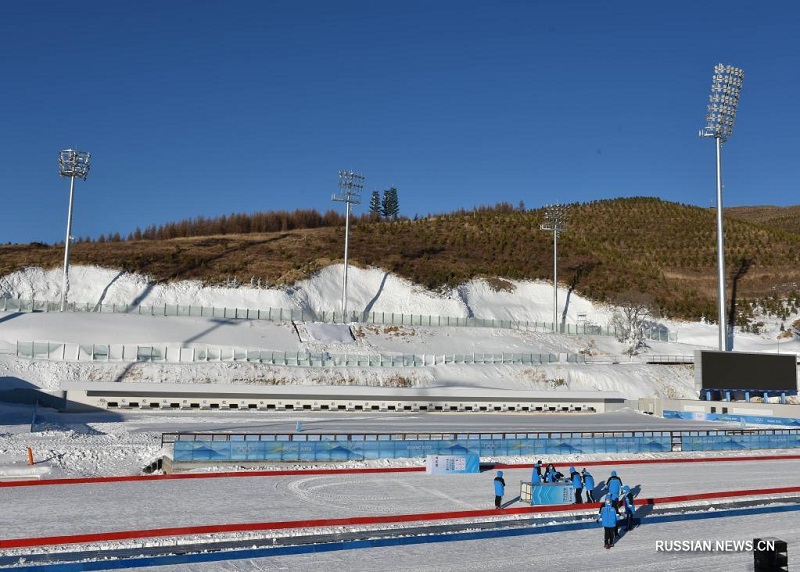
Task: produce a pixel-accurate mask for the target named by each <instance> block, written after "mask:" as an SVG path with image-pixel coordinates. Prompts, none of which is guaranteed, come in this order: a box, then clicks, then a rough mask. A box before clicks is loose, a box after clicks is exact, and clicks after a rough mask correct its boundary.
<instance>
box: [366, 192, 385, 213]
mask: <svg viewBox="0 0 800 572" xmlns="http://www.w3.org/2000/svg"><path fill="white" fill-rule="evenodd" d="M369 212H370V214H372V216H373V217H375V218H380V217H381V215H382V213H383V211H382V209H381V194H380V192H378V191H372V196H371V197H370V199H369Z"/></svg>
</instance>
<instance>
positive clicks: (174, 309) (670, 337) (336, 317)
mask: <svg viewBox="0 0 800 572" xmlns="http://www.w3.org/2000/svg"><path fill="white" fill-rule="evenodd" d="M0 310H2V311H4V312H58V311H61V304H60V302H49V301H44V300H21V299H17V298H0ZM67 311H70V312H99V313H119V314H138V315H147V316H165V317H181V316H186V317H191V316H196V317H201V318H202V317H209V318H223V319H231V320H265V321H271V322H284V321H291V322H305V321H310V322H325V323H341V324H348V323H364V324H375V325H382V326H410V327H414V326H429V327H467V328H498V329H519V330H525V331H530V332H541V333H560V334H565V335H576V336H577V335H589V336H614V337H616V336H617V329H616V328H615V327H614V326H597V325H595V324H592V323H589V322H579V323H576V324H559V326H558V328H556V327H554V325H553V323H552V322H537V321H528V320H514V319H508V320H501V319H494V318H467V317H457V316H431V315H422V314H402V313H395V312H356V311H351V312H348V313H347V314H343V313H342V312H336V311H330V312H329V311H324V310H323V311H319V312H315V311H313V310H311V309H306V308H256V309H253V308H227V307H223V308H217V307H208V306H192V305H184V304H163V305H160V306H143V305H128V304H95V303H77V302H70V303H69V304H68V305H67ZM642 336H643V338H644V339H647V340H652V341H664V342H676V341H677V340H678V337H677V334H676V333H675V332H669V331H667V330H666V327H665V326H663V325H656V326H653V327H648V328H644V329H643V330H642Z"/></svg>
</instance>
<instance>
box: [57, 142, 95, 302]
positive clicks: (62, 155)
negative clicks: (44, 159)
mask: <svg viewBox="0 0 800 572" xmlns="http://www.w3.org/2000/svg"><path fill="white" fill-rule="evenodd" d="M90 158H91V155H90V154H89V153H87V152H86V151H75V150H74V149H66V150H64V151H59V152H58V174H59V175H61V176H62V177H69V178H70V182H69V208H68V209H67V237H66V238H65V239H64V281H63V283H62V285H61V311H62V312H64V311H65V310H66V309H67V293H68V292H69V246H70V243H71V242H72V198H73V195H74V191H75V177H78V178H80V179H83V180H84V181H85V180H86V176H87V175H88V174H89V159H90Z"/></svg>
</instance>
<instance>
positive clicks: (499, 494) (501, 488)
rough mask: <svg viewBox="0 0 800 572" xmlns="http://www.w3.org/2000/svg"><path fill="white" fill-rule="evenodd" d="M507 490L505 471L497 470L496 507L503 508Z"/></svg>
mask: <svg viewBox="0 0 800 572" xmlns="http://www.w3.org/2000/svg"><path fill="white" fill-rule="evenodd" d="M505 492H506V482H505V480H504V479H503V471H497V476H496V477H495V478H494V508H503V495H504V494H505Z"/></svg>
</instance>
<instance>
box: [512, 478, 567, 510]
mask: <svg viewBox="0 0 800 572" xmlns="http://www.w3.org/2000/svg"><path fill="white" fill-rule="evenodd" d="M519 499H520V501H521V502H524V503H525V504H531V505H551V504H572V503H574V502H575V489H574V488H573V486H572V485H571V484H570V483H539V484H535V485H534V484H532V483H530V482H524V481H523V482H521V483H520V486H519Z"/></svg>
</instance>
